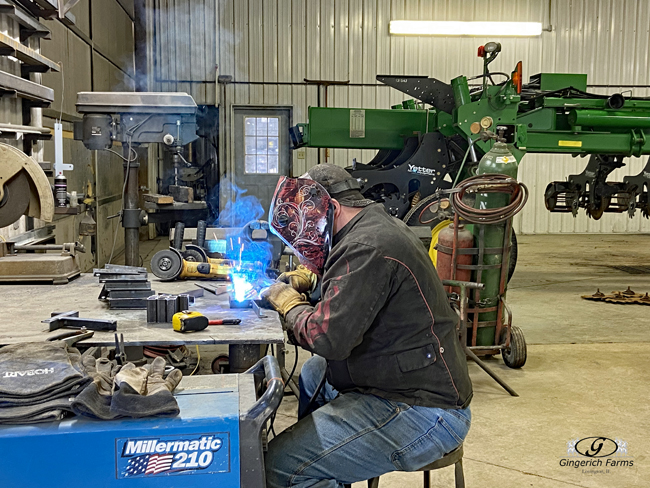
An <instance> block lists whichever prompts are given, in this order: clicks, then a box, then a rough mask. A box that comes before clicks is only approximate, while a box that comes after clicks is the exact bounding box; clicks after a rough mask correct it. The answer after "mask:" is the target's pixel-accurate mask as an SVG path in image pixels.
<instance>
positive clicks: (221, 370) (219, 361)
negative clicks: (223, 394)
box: [212, 354, 230, 374]
mask: <svg viewBox="0 0 650 488" xmlns="http://www.w3.org/2000/svg"><path fill="white" fill-rule="evenodd" d="M212 372H213V373H214V374H227V373H229V372H230V361H229V358H228V355H227V354H222V355H220V356H217V357H216V358H214V361H212Z"/></svg>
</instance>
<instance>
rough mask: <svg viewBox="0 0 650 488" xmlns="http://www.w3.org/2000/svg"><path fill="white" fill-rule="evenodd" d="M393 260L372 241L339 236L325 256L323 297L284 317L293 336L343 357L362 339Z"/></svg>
mask: <svg viewBox="0 0 650 488" xmlns="http://www.w3.org/2000/svg"><path fill="white" fill-rule="evenodd" d="M392 275H393V271H392V266H391V263H390V262H387V261H386V260H385V259H384V258H383V256H381V254H380V252H379V251H378V250H377V249H375V248H374V247H371V246H368V245H366V244H361V243H358V242H354V241H353V242H350V241H346V242H341V243H339V244H338V245H337V246H335V247H334V248H333V249H332V252H331V253H330V256H329V257H328V260H327V264H326V267H325V272H324V275H323V281H322V295H321V296H322V299H321V301H320V302H318V304H317V305H316V306H315V307H312V306H307V305H302V306H298V307H295V308H294V309H293V310H291V311H290V312H289V313H288V314H287V317H286V322H287V327H288V328H289V329H291V330H292V331H293V334H294V336H295V339H296V342H298V344H299V345H300V346H302V347H304V348H305V349H307V350H309V351H311V352H313V353H314V354H318V355H319V356H322V357H324V358H325V359H328V360H330V361H337V360H339V361H340V360H344V359H346V358H348V357H349V356H350V353H351V352H352V350H353V349H354V348H355V347H357V346H358V345H359V344H361V342H362V340H363V336H364V334H365V333H366V331H367V330H368V329H369V328H370V327H371V325H372V324H373V322H374V321H375V318H376V316H377V314H378V313H379V311H380V310H381V309H382V308H383V306H384V304H385V303H386V301H387V299H388V295H389V291H390V288H391V281H392Z"/></svg>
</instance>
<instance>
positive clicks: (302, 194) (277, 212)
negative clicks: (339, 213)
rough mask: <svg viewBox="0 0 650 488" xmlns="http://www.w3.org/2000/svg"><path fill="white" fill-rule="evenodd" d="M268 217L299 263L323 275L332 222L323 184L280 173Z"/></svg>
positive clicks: (331, 212) (332, 209)
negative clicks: (281, 175)
mask: <svg viewBox="0 0 650 488" xmlns="http://www.w3.org/2000/svg"><path fill="white" fill-rule="evenodd" d="M269 221H270V228H271V231H272V232H273V233H274V234H276V235H277V236H278V237H279V238H280V239H282V240H283V241H284V243H285V244H286V245H287V246H289V247H290V248H291V249H293V251H294V253H295V254H296V256H297V257H298V259H299V260H300V263H301V264H302V265H303V266H305V267H306V268H307V269H309V270H310V271H312V272H314V273H316V274H318V275H322V274H323V268H324V267H325V260H326V259H327V255H328V254H329V252H330V249H331V248H332V237H333V235H332V233H333V225H334V207H333V205H332V199H331V198H330V195H329V193H327V191H326V190H325V188H323V186H322V185H321V184H320V183H318V182H316V181H314V180H312V179H310V178H305V177H301V178H288V177H286V176H283V177H281V178H280V180H279V181H278V185H277V186H276V188H275V193H274V194H273V199H272V200H271V207H270V209H269Z"/></svg>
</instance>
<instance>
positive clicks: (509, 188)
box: [450, 174, 528, 224]
mask: <svg viewBox="0 0 650 488" xmlns="http://www.w3.org/2000/svg"><path fill="white" fill-rule="evenodd" d="M470 193H506V194H510V203H508V204H507V205H506V206H505V207H496V208H474V207H473V206H470V205H468V204H466V203H465V202H464V201H463V197H465V196H466V195H467V194H470ZM450 200H451V205H452V207H453V208H454V210H455V211H456V213H457V214H458V216H459V217H461V218H462V219H463V220H466V221H467V222H471V223H473V224H498V223H500V222H503V221H505V220H508V219H510V218H512V217H513V216H514V215H516V214H517V213H519V212H520V211H521V209H522V208H524V205H526V202H527V201H528V188H527V187H526V185H524V184H523V183H520V182H518V181H517V180H515V179H514V178H512V177H511V176H508V175H502V174H484V175H477V176H472V177H471V178H467V179H466V180H463V181H461V182H460V183H459V184H458V185H457V186H456V188H454V191H453V193H452V194H451V199H450Z"/></svg>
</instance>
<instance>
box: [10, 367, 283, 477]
mask: <svg viewBox="0 0 650 488" xmlns="http://www.w3.org/2000/svg"><path fill="white" fill-rule="evenodd" d="M280 378H281V376H280V369H279V367H278V363H277V361H276V359H275V358H274V357H272V356H266V357H264V358H262V359H261V360H260V361H259V362H258V363H257V364H256V365H255V366H253V367H252V368H251V369H250V370H248V371H247V372H246V373H242V374H238V375H237V374H230V375H206V376H192V377H185V378H183V380H182V381H181V383H180V385H179V387H178V388H177V389H176V391H175V392H174V396H175V397H176V400H177V401H178V405H179V407H180V415H179V416H178V417H174V418H146V419H122V420H110V421H100V420H90V419H82V418H78V417H77V418H74V419H71V420H63V421H61V422H52V423H43V424H34V425H19V426H5V427H0V459H1V462H0V466H1V467H0V487H2V488H32V487H34V488H36V487H42V486H47V487H49V488H57V487H61V488H64V487H65V488H76V487H79V488H88V487H92V488H100V487H101V488H104V487H106V488H108V487H122V488H129V487H135V488H147V487H155V488H184V487H196V486H218V487H219V488H240V487H243V488H264V486H265V480H264V458H263V450H262V428H263V427H264V425H265V423H266V421H267V420H268V418H269V417H270V416H271V415H272V414H273V412H275V411H276V410H277V408H278V406H279V405H280V402H281V400H282V395H283V391H284V387H283V384H282V381H281V379H280ZM264 387H265V388H264ZM262 390H264V393H263V394H262V395H261V396H260V397H259V398H258V394H257V392H258V391H259V392H261V391H262Z"/></svg>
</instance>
